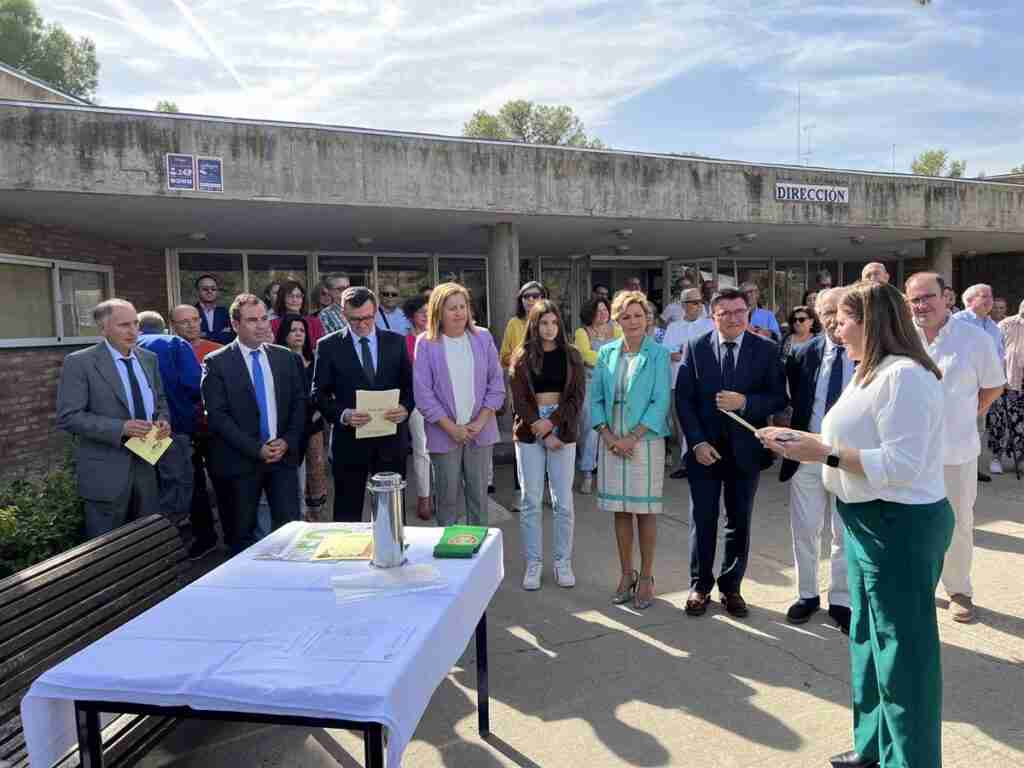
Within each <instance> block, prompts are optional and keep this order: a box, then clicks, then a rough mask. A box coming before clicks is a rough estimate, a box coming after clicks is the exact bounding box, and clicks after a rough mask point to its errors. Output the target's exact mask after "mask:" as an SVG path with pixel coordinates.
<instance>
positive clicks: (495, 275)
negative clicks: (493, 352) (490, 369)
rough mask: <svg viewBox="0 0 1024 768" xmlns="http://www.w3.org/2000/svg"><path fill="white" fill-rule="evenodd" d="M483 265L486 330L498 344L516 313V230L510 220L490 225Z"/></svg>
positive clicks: (517, 273)
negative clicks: (486, 285)
mask: <svg viewBox="0 0 1024 768" xmlns="http://www.w3.org/2000/svg"><path fill="white" fill-rule="evenodd" d="M487 269H488V276H489V282H490V331H491V334H492V335H493V336H494V341H495V343H496V344H497V345H498V347H499V348H500V347H501V337H502V336H503V335H504V334H505V325H506V324H507V323H508V321H509V318H511V317H512V316H513V315H515V313H516V294H517V293H518V291H519V233H518V232H517V231H516V228H515V225H514V224H510V223H501V224H495V225H494V226H493V227H491V231H490V250H489V252H488V258H487Z"/></svg>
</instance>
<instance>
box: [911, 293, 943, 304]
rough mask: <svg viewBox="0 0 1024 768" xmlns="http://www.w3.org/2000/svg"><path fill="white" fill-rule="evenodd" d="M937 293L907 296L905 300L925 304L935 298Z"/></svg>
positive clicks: (937, 295)
mask: <svg viewBox="0 0 1024 768" xmlns="http://www.w3.org/2000/svg"><path fill="white" fill-rule="evenodd" d="M938 297H939V294H937V293H926V294H924V295H922V296H908V297H907V301H909V302H910V303H911V304H927V303H928V302H929V301H931V300H932V299H937V298H938Z"/></svg>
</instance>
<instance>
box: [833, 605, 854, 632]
mask: <svg viewBox="0 0 1024 768" xmlns="http://www.w3.org/2000/svg"><path fill="white" fill-rule="evenodd" d="M828 615H829V616H831V617H832V621H834V622H835V623H836V624H837V625H838V626H839V628H840V629H841V630H842V631H843V634H844V635H848V634H850V609H849V608H847V607H846V606H845V605H830V606H829V607H828Z"/></svg>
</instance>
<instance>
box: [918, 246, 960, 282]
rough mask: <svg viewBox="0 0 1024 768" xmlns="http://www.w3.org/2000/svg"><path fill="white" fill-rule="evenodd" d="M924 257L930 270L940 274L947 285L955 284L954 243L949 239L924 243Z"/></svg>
mask: <svg viewBox="0 0 1024 768" xmlns="http://www.w3.org/2000/svg"><path fill="white" fill-rule="evenodd" d="M924 255H925V258H926V259H928V269H930V270H931V271H932V272H938V273H939V274H940V275H942V279H943V280H945V281H946V285H952V284H953V241H952V239H950V238H948V237H933V238H930V239H928V240H925V241H924Z"/></svg>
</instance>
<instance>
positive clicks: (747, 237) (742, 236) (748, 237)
mask: <svg viewBox="0 0 1024 768" xmlns="http://www.w3.org/2000/svg"><path fill="white" fill-rule="evenodd" d="M736 237H737V239H738V240H739V241H740V242H741V243H752V242H754V241H755V240H757V232H740V233H739V234H737V235H736Z"/></svg>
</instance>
